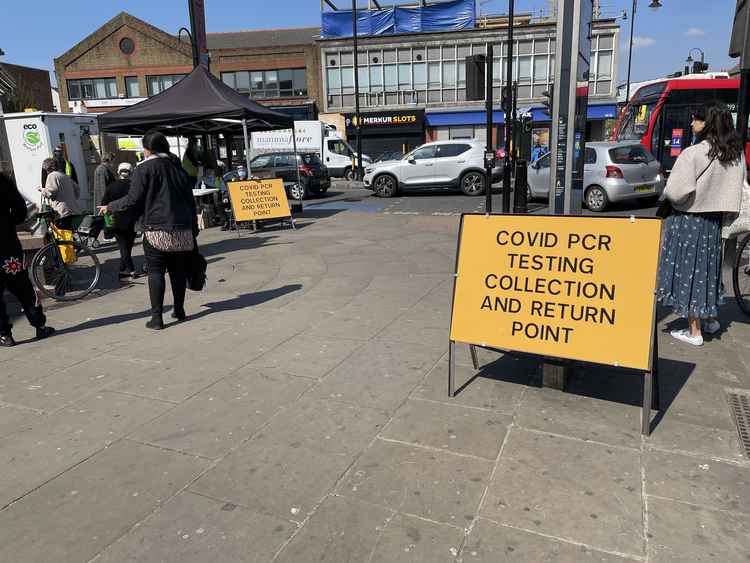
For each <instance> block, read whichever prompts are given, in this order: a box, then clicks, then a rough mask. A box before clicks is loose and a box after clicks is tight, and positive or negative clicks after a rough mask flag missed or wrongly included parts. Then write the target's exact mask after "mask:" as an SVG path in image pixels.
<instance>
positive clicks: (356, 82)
mask: <svg viewBox="0 0 750 563" xmlns="http://www.w3.org/2000/svg"><path fill="white" fill-rule="evenodd" d="M352 34H353V35H354V116H355V120H356V124H355V126H356V128H357V158H356V160H355V163H356V172H355V174H354V179H355V180H361V179H362V177H363V174H362V126H361V124H360V119H359V61H358V60H357V59H358V58H359V55H358V53H357V0H352Z"/></svg>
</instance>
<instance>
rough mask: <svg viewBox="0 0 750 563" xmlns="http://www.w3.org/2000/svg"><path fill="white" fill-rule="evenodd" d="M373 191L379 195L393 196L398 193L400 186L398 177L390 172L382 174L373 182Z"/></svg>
mask: <svg viewBox="0 0 750 563" xmlns="http://www.w3.org/2000/svg"><path fill="white" fill-rule="evenodd" d="M373 191H374V192H375V195H376V196H378V197H393V196H395V195H396V192H397V191H398V188H397V186H396V178H394V177H393V176H391V175H390V174H381V175H380V176H378V177H377V178H375V182H373Z"/></svg>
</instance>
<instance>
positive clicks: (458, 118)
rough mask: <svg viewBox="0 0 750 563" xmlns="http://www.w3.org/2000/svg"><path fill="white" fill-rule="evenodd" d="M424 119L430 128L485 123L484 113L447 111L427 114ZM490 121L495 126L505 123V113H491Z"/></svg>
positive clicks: (485, 115)
mask: <svg viewBox="0 0 750 563" xmlns="http://www.w3.org/2000/svg"><path fill="white" fill-rule="evenodd" d="M425 119H426V120H427V125H429V126H430V127H440V126H446V125H484V124H485V123H487V113H486V112H484V111H447V112H439V113H427V114H426V115H425ZM492 121H493V122H494V123H495V125H498V124H503V123H505V113H504V112H502V111H493V112H492Z"/></svg>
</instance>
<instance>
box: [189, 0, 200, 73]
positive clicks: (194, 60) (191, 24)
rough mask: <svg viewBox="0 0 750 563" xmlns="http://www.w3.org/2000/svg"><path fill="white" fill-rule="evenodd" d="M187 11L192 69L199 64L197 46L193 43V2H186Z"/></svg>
mask: <svg viewBox="0 0 750 563" xmlns="http://www.w3.org/2000/svg"><path fill="white" fill-rule="evenodd" d="M188 10H189V12H190V47H191V48H192V52H193V68H195V67H197V66H198V65H199V64H200V60H199V59H198V45H197V43H196V42H195V6H193V0H188Z"/></svg>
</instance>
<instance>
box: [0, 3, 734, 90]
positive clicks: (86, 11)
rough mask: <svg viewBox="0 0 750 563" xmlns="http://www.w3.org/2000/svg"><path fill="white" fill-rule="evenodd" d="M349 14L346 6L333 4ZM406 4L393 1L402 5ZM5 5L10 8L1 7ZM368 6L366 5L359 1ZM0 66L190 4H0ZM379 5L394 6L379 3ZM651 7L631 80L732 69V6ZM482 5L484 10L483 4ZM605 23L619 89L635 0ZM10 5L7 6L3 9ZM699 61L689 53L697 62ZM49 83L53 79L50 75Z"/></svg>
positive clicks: (274, 12)
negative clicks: (615, 33) (697, 68)
mask: <svg viewBox="0 0 750 563" xmlns="http://www.w3.org/2000/svg"><path fill="white" fill-rule="evenodd" d="M332 1H333V2H334V3H336V4H337V5H338V6H340V7H342V8H344V7H351V1H350V0H332ZM404 1H405V0H398V2H399V3H403V2H404ZM6 2H7V4H6ZM358 2H359V5H360V6H363V7H364V6H366V5H367V0H358ZM477 2H478V10H481V13H489V14H493V13H507V10H508V0H477ZM0 3H2V4H5V6H3V8H2V12H3V13H2V15H0V49H2V50H4V51H5V56H4V57H2V59H0V60H2V61H4V62H8V63H14V64H21V65H27V66H32V67H37V68H46V69H49V70H52V69H53V59H54V58H55V57H58V56H60V55H61V54H63V53H64V52H65V51H67V50H68V49H70V48H71V47H72V46H73V45H75V44H76V43H78V42H79V41H80V40H81V39H83V38H84V37H86V36H87V35H88V34H90V33H92V32H93V31H94V30H96V29H97V28H98V27H99V26H101V25H102V24H104V23H105V22H107V20H109V19H110V18H112V17H113V16H115V15H116V14H117V13H119V12H121V11H127V12H129V13H131V14H132V15H134V16H136V17H138V18H141V19H143V20H145V21H147V22H149V23H151V24H152V25H155V26H156V27H159V28H161V29H163V30H165V31H167V32H172V33H175V32H176V31H177V30H178V29H179V28H180V27H182V26H186V27H187V26H188V25H189V20H188V8H187V0H96V1H94V2H92V1H90V0H65V1H60V0H33V1H31V0H27V1H26V2H23V1H21V0H0ZM380 3H381V5H383V4H387V3H388V4H390V3H393V0H380ZM649 3H650V0H638V11H637V14H636V21H635V31H634V35H635V38H634V41H633V44H634V48H633V70H632V80H633V81H634V82H637V81H639V80H649V79H652V78H659V77H662V76H665V75H666V74H670V73H672V72H675V71H678V70H682V69H683V67H684V66H685V59H686V58H687V56H688V53H689V52H690V50H691V49H692V48H698V49H702V50H703V51H704V52H705V54H706V61H707V62H708V63H709V64H710V65H711V66H710V70H726V69H729V68H731V67H732V66H733V65H734V61H733V59H730V58H729V57H728V55H727V51H728V48H729V36H730V34H731V29H732V20H733V17H734V7H735V4H736V3H735V0H661V3H662V6H663V7H662V8H660V9H659V10H658V11H656V12H653V11H652V10H650V9H649V8H648V4H649ZM480 4H481V5H480ZM548 4H549V2H548V0H516V12H534V13H539V11H540V10H541V9H544V8H545V7H546V6H548ZM601 5H602V12H603V15H604V16H615V15H619V14H621V13H622V11H623V10H626V11H627V13H628V19H627V21H624V22H623V21H621V20H618V21H620V23H621V25H622V31H621V34H620V38H621V45H620V73H619V82H620V83H622V82H625V77H626V69H627V53H628V41H629V35H630V23H631V21H632V18H631V15H630V11H631V7H632V0H601ZM8 6H10V7H8ZM206 21H207V28H208V31H236V30H238V29H258V28H285V27H299V26H314V25H320V0H206ZM698 56H699V54H698V52H697V51H696V52H695V53H694V58H697V57H698ZM53 79H54V76H53Z"/></svg>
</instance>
